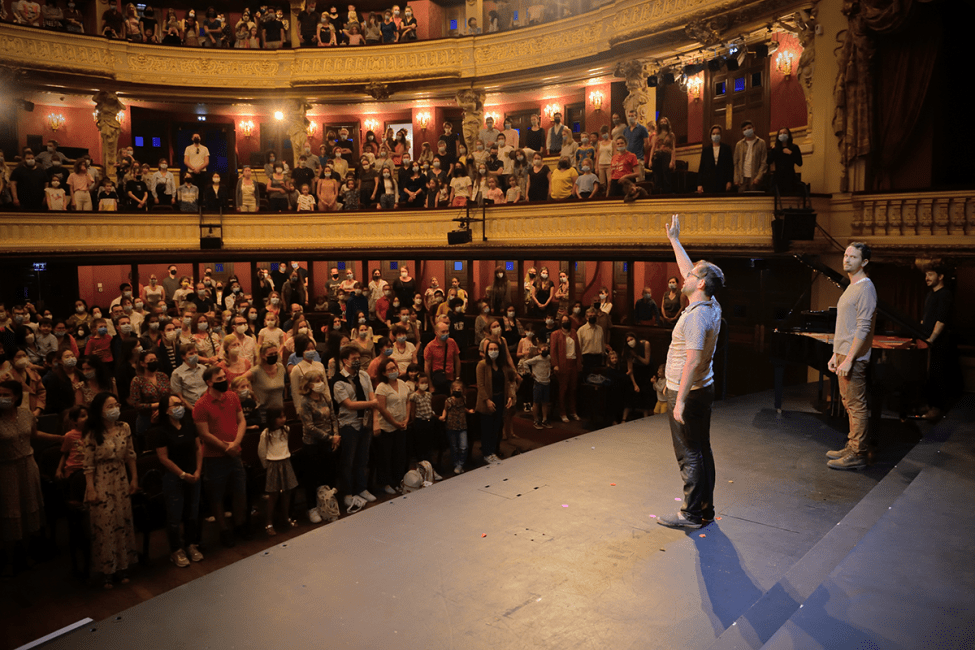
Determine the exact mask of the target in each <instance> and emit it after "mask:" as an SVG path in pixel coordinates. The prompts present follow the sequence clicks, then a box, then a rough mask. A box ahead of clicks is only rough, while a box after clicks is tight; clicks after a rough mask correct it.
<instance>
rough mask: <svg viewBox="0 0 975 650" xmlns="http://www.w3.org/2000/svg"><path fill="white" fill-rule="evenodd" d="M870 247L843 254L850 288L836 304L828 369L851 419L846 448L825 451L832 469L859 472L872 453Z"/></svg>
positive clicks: (855, 245)
mask: <svg viewBox="0 0 975 650" xmlns="http://www.w3.org/2000/svg"><path fill="white" fill-rule="evenodd" d="M869 263H870V247H869V246H867V245H866V244H863V243H861V242H854V243H852V244H850V246H849V248H847V249H846V251H844V253H843V270H844V271H845V272H846V273H847V274H848V275H849V276H850V285H849V286H848V287H847V288H846V290H845V291H844V292H843V295H842V296H840V300H839V302H838V303H837V304H836V333H835V336H834V338H833V356H832V357H831V358H830V360H829V365H828V367H829V369H830V371H832V372H835V373H836V376H837V378H838V379H839V383H840V397H841V398H842V400H843V407H844V408H845V409H846V412H847V415H849V417H850V435H849V439H848V440H847V443H846V446H845V447H844V448H843V449H838V450H836V451H829V452H826V457H827V458H829V459H830V460H829V461H828V462H827V463H826V464H827V465H828V466H829V467H831V468H833V469H859V468H861V467H866V466H867V457H868V453H869V440H868V430H867V429H868V427H867V425H868V416H869V413H868V411H867V379H866V372H867V364H868V363H869V362H870V348H871V347H872V345H873V330H874V325H875V324H876V321H877V290H876V288H874V286H873V282H871V281H870V278H868V277H867V274H866V271H865V269H866V266H867V264H869Z"/></svg>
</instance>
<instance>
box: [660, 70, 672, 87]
mask: <svg viewBox="0 0 975 650" xmlns="http://www.w3.org/2000/svg"><path fill="white" fill-rule="evenodd" d="M672 83H674V73H673V72H665V73H664V78H663V85H664V86H666V85H667V84H672Z"/></svg>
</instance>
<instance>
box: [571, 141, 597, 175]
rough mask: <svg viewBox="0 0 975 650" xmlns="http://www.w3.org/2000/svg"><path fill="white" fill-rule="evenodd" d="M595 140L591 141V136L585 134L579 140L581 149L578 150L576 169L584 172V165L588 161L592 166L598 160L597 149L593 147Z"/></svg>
mask: <svg viewBox="0 0 975 650" xmlns="http://www.w3.org/2000/svg"><path fill="white" fill-rule="evenodd" d="M593 143H594V140H590V139H589V134H587V133H583V134H582V137H581V138H579V148H578V149H576V155H575V168H576V169H578V170H580V173H581V171H582V165H583V163H585V162H586V161H587V160H588V161H589V164H590V166H591V165H592V163H593V161H594V159H595V158H596V147H594V146H593Z"/></svg>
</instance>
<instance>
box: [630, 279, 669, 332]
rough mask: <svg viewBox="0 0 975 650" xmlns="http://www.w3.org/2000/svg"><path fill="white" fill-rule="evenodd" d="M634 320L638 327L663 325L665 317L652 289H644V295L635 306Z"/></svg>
mask: <svg viewBox="0 0 975 650" xmlns="http://www.w3.org/2000/svg"><path fill="white" fill-rule="evenodd" d="M633 320H634V321H635V322H636V324H637V325H658V326H659V325H662V324H663V315H662V314H661V313H660V308H659V307H658V306H657V303H656V301H655V300H654V299H653V292H652V291H651V289H650V287H644V288H643V295H642V296H641V297H640V299H639V300H637V301H636V302H635V303H634V304H633Z"/></svg>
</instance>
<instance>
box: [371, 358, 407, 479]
mask: <svg viewBox="0 0 975 650" xmlns="http://www.w3.org/2000/svg"><path fill="white" fill-rule="evenodd" d="M384 359H385V360H384V361H383V362H382V363H381V364H380V368H379V383H378V386H377V387H376V402H377V408H376V416H375V418H374V420H373V433H374V435H376V436H377V438H376V452H377V458H376V484H377V485H382V486H383V491H385V492H386V494H396V490H395V489H394V488H393V487H392V483H394V482H395V481H396V479H398V478H399V477H401V476H403V475H404V474H405V473H406V471H407V470H408V469H409V458H408V456H407V450H406V445H407V437H406V429H407V424H408V422H409V396H410V388H409V386H407V385H406V381H405V376H404V377H402V378H401V377H400V371H399V364H398V363H397V362H396V360H395V359H392V358H389V357H384ZM404 374H405V373H404Z"/></svg>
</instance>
